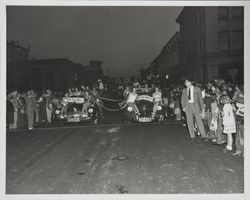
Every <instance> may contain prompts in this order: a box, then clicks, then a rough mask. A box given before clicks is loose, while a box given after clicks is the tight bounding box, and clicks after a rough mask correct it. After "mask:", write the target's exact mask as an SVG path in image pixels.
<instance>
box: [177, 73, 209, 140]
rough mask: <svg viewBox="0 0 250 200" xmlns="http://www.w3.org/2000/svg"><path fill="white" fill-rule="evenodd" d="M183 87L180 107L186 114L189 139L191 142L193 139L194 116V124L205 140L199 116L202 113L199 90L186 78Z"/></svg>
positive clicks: (202, 107)
mask: <svg viewBox="0 0 250 200" xmlns="http://www.w3.org/2000/svg"><path fill="white" fill-rule="evenodd" d="M185 85H186V87H187V88H185V89H183V90H182V96H181V105H182V109H183V111H184V112H185V113H186V118H187V125H188V131H189V135H190V138H191V139H192V140H193V139H194V138H195V133H194V116H195V118H196V123H197V126H198V130H199V132H200V134H201V137H202V138H206V133H205V130H204V125H203V122H202V119H201V114H202V112H203V111H204V104H203V100H202V95H201V89H200V88H199V87H196V86H193V84H192V81H191V80H190V79H187V78H186V79H185Z"/></svg>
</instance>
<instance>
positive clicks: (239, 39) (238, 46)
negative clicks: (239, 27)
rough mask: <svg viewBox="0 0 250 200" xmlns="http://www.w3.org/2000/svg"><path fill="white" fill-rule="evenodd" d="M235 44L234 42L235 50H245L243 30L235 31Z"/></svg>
mask: <svg viewBox="0 0 250 200" xmlns="http://www.w3.org/2000/svg"><path fill="white" fill-rule="evenodd" d="M233 44H234V49H235V50H243V46H244V36H243V31H234V32H233Z"/></svg>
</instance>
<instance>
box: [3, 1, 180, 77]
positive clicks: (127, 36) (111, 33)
mask: <svg viewBox="0 0 250 200" xmlns="http://www.w3.org/2000/svg"><path fill="white" fill-rule="evenodd" d="M181 9H182V7H169V6H168V7H124V6H123V7H110V6H104V7H86V6H85V7H80V6H77V7H48V6H46V7H41V6H37V7H34V6H12V7H7V39H8V40H11V39H15V40H19V41H20V44H21V45H22V46H25V47H27V46H28V45H30V46H31V56H32V57H34V58H37V59H40V58H41V59H42V58H66V57H67V58H68V59H70V60H72V61H73V62H81V63H82V64H88V61H89V60H102V61H103V62H104V63H103V68H104V73H105V74H107V69H109V73H108V75H111V76H127V75H136V74H138V70H139V69H140V68H141V67H142V66H143V67H144V68H145V67H147V66H148V65H149V63H150V62H151V61H152V60H153V59H154V58H155V57H156V56H157V55H158V54H159V53H160V51H161V49H162V47H163V46H164V45H165V44H166V43H167V41H168V40H169V39H170V38H171V37H172V35H173V34H174V33H175V32H176V31H177V30H178V24H177V23H176V22H175V19H176V17H177V16H178V14H179V13H180V11H181Z"/></svg>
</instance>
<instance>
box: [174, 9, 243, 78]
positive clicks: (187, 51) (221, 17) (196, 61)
mask: <svg viewBox="0 0 250 200" xmlns="http://www.w3.org/2000/svg"><path fill="white" fill-rule="evenodd" d="M176 22H177V23H178V24H179V25H180V40H179V58H180V59H179V61H180V63H179V65H178V67H177V68H176V69H175V72H176V73H179V75H180V76H188V77H190V78H193V79H194V80H195V81H209V80H212V79H214V78H217V77H219V78H224V79H225V80H233V81H239V80H243V77H244V63H243V61H244V8H243V7H184V8H183V10H182V11H181V13H180V14H179V16H178V17H177V19H176Z"/></svg>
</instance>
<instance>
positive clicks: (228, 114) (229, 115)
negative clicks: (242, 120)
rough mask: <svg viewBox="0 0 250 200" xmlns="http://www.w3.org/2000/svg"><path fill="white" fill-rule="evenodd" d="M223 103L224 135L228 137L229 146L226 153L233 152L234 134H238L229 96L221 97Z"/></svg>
mask: <svg viewBox="0 0 250 200" xmlns="http://www.w3.org/2000/svg"><path fill="white" fill-rule="evenodd" d="M221 102H222V104H224V106H223V125H224V130H223V133H224V134H226V135H227V146H226V148H225V149H224V152H226V151H232V145H233V136H232V134H233V133H236V123H235V117H234V112H233V107H232V105H231V104H230V98H229V96H228V95H222V96H221Z"/></svg>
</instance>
